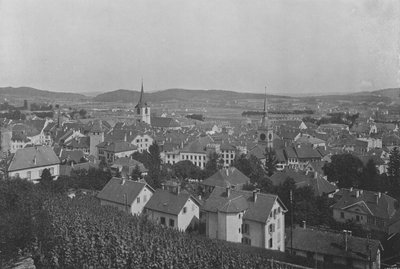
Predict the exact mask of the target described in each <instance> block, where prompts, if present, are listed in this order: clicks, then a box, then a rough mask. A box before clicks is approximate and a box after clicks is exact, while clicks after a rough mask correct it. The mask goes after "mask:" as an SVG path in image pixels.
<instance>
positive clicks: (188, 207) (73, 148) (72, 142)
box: [0, 87, 400, 268]
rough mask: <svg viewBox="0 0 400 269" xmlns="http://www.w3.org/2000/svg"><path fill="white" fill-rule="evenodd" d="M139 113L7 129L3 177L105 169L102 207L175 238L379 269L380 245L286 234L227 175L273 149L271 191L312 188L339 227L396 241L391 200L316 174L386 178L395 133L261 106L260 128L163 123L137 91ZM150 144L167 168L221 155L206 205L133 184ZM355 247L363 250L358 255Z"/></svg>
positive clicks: (304, 231) (281, 216)
mask: <svg viewBox="0 0 400 269" xmlns="http://www.w3.org/2000/svg"><path fill="white" fill-rule="evenodd" d="M135 111H136V117H135V120H134V121H132V122H130V123H122V122H118V123H116V124H115V125H114V126H112V125H110V124H109V123H108V122H107V121H104V120H99V119H98V120H92V121H85V122H84V121H79V120H77V121H62V122H60V120H58V119H45V120H43V119H33V120H32V119H30V120H25V121H18V122H12V121H8V122H4V121H3V122H2V123H1V125H2V127H1V129H0V142H1V143H0V145H1V152H2V156H3V158H4V159H6V160H7V162H6V163H7V165H6V167H5V168H3V170H2V173H3V174H4V175H5V176H8V177H10V178H12V177H20V178H26V179H28V180H33V181H35V180H38V179H39V178H40V176H41V173H42V171H43V170H44V169H48V170H49V171H50V173H51V174H52V176H54V177H55V178H57V177H58V176H59V175H63V174H66V175H67V174H69V173H70V172H71V171H72V170H74V169H88V168H89V167H97V166H98V165H99V163H100V162H103V163H104V164H106V165H108V166H109V167H110V168H111V169H112V170H114V171H115V172H116V174H118V175H119V177H118V178H112V179H111V180H110V181H109V182H108V184H107V185H106V186H105V187H104V189H103V190H102V191H101V192H100V193H99V195H98V197H99V199H100V200H101V203H102V204H103V205H113V206H116V207H118V208H120V209H121V210H125V211H127V212H130V213H131V214H146V215H147V216H148V217H149V218H151V219H153V220H154V221H156V222H158V223H160V224H161V225H165V226H167V227H172V228H177V229H179V230H187V229H188V227H192V228H194V227H196V225H199V223H204V225H205V233H206V235H207V236H208V237H210V238H216V239H221V240H226V241H231V242H236V243H243V244H248V245H251V246H256V247H262V248H267V249H273V250H278V251H285V250H286V251H288V250H289V251H291V252H292V253H295V254H296V255H300V256H304V257H308V258H313V259H315V260H317V261H326V262H329V263H337V264H340V265H343V266H350V265H351V266H354V267H356V268H379V267H380V255H381V252H382V250H383V249H382V246H381V244H380V243H379V242H376V241H374V240H372V239H368V238H359V237H355V236H351V235H347V233H346V236H343V234H339V235H338V234H337V233H334V232H331V231H319V230H317V229H314V228H310V227H308V228H307V227H296V229H294V230H293V231H292V232H291V233H288V232H287V231H286V232H285V213H286V212H287V210H288V209H287V207H286V205H284V204H283V203H282V201H281V200H280V199H279V197H277V196H276V195H271V194H265V193H260V192H259V191H257V190H255V191H253V192H249V191H245V190H243V186H244V185H245V184H248V183H249V178H247V177H246V176H245V175H243V174H242V173H241V172H240V171H238V170H237V169H235V168H233V167H232V165H233V164H234V161H235V159H236V158H237V157H238V156H242V155H244V156H246V157H250V156H254V157H256V158H258V159H259V160H260V161H261V163H263V162H265V160H266V156H265V152H266V149H271V150H274V152H275V156H276V158H277V161H278V163H277V167H276V168H277V170H278V172H276V173H274V174H273V175H272V176H271V181H272V183H273V184H274V185H279V184H282V183H283V182H284V181H285V179H286V178H288V177H290V178H293V179H294V181H295V184H296V186H297V187H302V186H310V187H311V188H312V189H313V190H314V193H315V195H319V196H322V195H328V196H329V197H330V198H331V199H333V201H334V205H333V206H332V212H333V213H332V214H333V217H334V219H335V220H336V221H338V222H346V221H349V220H351V221H354V222H356V223H359V224H361V225H363V226H364V227H367V228H368V229H371V230H377V231H381V232H385V233H387V234H389V235H390V236H394V235H397V234H400V213H399V210H397V207H398V206H397V204H398V202H397V201H396V200H395V199H394V198H392V197H390V196H388V195H387V194H384V193H379V192H372V191H365V190H358V189H338V188H337V187H336V186H335V184H332V183H330V182H328V181H327V178H326V176H325V175H324V171H323V169H322V167H323V166H324V164H325V163H327V162H330V161H331V157H332V155H334V154H340V153H352V154H354V155H356V156H357V157H359V158H360V159H361V160H362V161H363V162H364V163H366V162H368V160H370V159H372V160H374V163H375V165H376V167H377V169H378V171H379V173H381V174H383V173H386V172H387V166H388V162H389V157H390V150H391V149H392V148H394V147H397V146H400V134H399V130H398V126H396V125H393V124H381V123H375V122H374V121H373V120H371V119H365V120H364V121H361V119H360V120H359V121H358V122H356V123H355V124H354V126H352V127H351V128H349V127H348V126H347V125H343V124H323V125H320V126H317V125H315V124H312V123H308V122H303V121H301V120H279V121H270V120H269V119H268V113H267V111H266V106H265V105H264V116H263V117H262V120H261V121H260V122H252V121H251V120H246V122H245V124H243V123H241V122H239V123H234V122H232V123H227V122H212V123H211V124H210V123H209V122H197V123H196V124H194V123H188V122H187V121H185V122H184V123H183V122H179V121H178V120H176V119H175V118H172V117H168V115H162V116H161V117H154V116H153V115H151V113H150V107H149V106H148V104H147V103H146V102H145V100H144V98H143V87H142V92H141V97H140V100H139V103H138V104H137V105H136V107H135ZM193 121H194V120H193ZM154 142H157V144H158V145H159V147H160V157H161V160H162V162H163V163H164V164H169V165H174V164H176V163H178V162H180V161H190V162H191V163H193V164H194V165H195V166H197V167H199V168H201V169H204V168H205V166H206V164H207V162H208V160H209V156H210V153H211V152H215V153H217V154H218V156H219V158H220V163H221V164H222V167H223V169H221V170H220V171H218V172H217V173H216V174H214V175H212V176H211V177H210V178H207V179H206V180H204V181H203V182H201V186H202V188H203V189H204V191H206V192H207V193H208V194H209V195H208V196H207V199H205V198H202V199H200V198H199V197H195V196H193V195H192V194H191V193H190V192H189V191H187V190H184V189H181V186H180V184H179V183H176V182H175V183H174V182H166V183H165V184H164V186H163V188H162V189H159V190H154V189H153V188H151V187H150V186H149V185H148V184H147V183H146V182H144V181H143V180H139V181H133V180H131V174H132V171H133V170H134V169H139V170H140V173H141V175H142V176H145V175H146V174H147V173H148V170H147V168H146V167H145V166H144V165H143V164H142V163H140V162H138V161H136V160H133V159H132V158H131V155H132V154H134V153H135V152H139V153H141V152H145V151H148V150H149V147H150V146H151V145H152V144H153V143H154ZM304 226H305V225H304ZM314 237H315V238H316V241H315V242H318V244H310V243H309V244H307V243H306V242H307V240H305V239H304V238H314ZM343 238H345V239H343ZM317 239H318V240H317ZM359 245H364V246H368V248H366V247H365V248H360V249H359V248H358V246H359Z"/></svg>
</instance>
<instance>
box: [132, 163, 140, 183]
mask: <svg viewBox="0 0 400 269" xmlns="http://www.w3.org/2000/svg"><path fill="white" fill-rule="evenodd" d="M141 177H142V173H141V172H140V169H139V165H136V166H135V169H133V171H132V174H131V179H132V180H134V181H138V180H139V179H140V178H141Z"/></svg>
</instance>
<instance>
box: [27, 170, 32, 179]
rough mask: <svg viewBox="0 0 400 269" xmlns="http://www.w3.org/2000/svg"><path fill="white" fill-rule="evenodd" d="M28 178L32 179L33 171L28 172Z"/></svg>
mask: <svg viewBox="0 0 400 269" xmlns="http://www.w3.org/2000/svg"><path fill="white" fill-rule="evenodd" d="M26 177H27V178H28V179H32V172H31V171H28V172H26Z"/></svg>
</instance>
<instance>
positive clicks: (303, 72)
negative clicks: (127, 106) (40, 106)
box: [0, 0, 400, 94]
mask: <svg viewBox="0 0 400 269" xmlns="http://www.w3.org/2000/svg"><path fill="white" fill-rule="evenodd" d="M142 78H143V80H144V85H145V89H147V90H148V91H157V90H163V89H167V88H187V89H224V90H233V91H241V92H258V93H262V92H264V87H265V86H267V90H268V92H270V93H281V94H283V93H285V94H302V93H332V92H335V93H346V92H355V91H362V90H376V89H381V88H389V87H399V85H400V1H398V0H251V1H243V0H190V1H188V0H109V1H107V0H68V1H67V0H56V1H55V0H18V1H16V0H0V87H5V86H13V87H18V86H31V87H34V88H38V89H43V90H50V91H68V92H90V91H94V92H105V91H112V90H117V89H139V88H140V83H141V80H142Z"/></svg>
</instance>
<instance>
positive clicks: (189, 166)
mask: <svg viewBox="0 0 400 269" xmlns="http://www.w3.org/2000/svg"><path fill="white" fill-rule="evenodd" d="M172 173H173V175H174V176H176V177H178V178H180V179H186V178H195V179H204V173H203V171H202V170H201V169H200V168H199V167H197V166H196V165H194V164H193V163H192V162H191V161H189V160H183V161H180V162H177V163H175V164H174V165H173V166H172Z"/></svg>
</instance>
